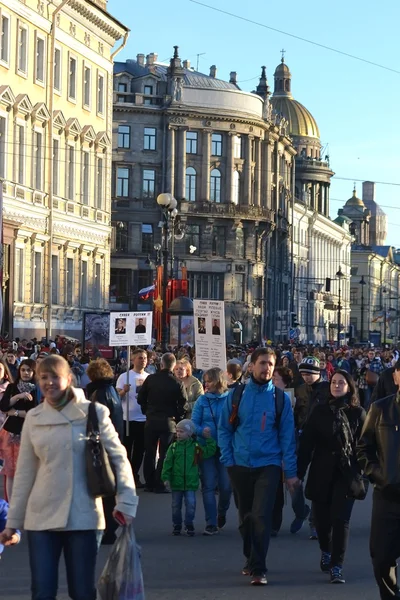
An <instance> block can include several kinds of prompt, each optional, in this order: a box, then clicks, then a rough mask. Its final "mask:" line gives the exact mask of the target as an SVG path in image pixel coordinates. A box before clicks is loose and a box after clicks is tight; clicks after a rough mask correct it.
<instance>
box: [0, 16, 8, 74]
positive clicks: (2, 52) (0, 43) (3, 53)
mask: <svg viewBox="0 0 400 600" xmlns="http://www.w3.org/2000/svg"><path fill="white" fill-rule="evenodd" d="M9 59H10V19H9V17H6V15H1V38H0V60H1V61H2V62H4V63H7V64H8V61H9Z"/></svg>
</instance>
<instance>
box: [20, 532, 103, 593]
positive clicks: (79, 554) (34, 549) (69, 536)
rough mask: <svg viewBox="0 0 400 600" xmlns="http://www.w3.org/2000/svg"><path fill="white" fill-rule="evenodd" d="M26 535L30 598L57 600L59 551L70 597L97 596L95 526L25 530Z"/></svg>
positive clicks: (96, 534)
mask: <svg viewBox="0 0 400 600" xmlns="http://www.w3.org/2000/svg"><path fill="white" fill-rule="evenodd" d="M27 535H28V547H29V562H30V567H31V577H32V586H31V590H32V600H56V598H57V588H58V565H59V562H60V557H61V553H62V552H63V553H64V560H65V567H66V571H67V583H68V594H69V597H70V598H71V599H72V600H95V599H96V582H95V569H96V558H97V547H98V546H97V537H98V533H97V531H96V530H89V531H27Z"/></svg>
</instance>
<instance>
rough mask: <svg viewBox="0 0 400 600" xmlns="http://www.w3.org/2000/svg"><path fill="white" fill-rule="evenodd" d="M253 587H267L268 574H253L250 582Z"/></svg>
mask: <svg viewBox="0 0 400 600" xmlns="http://www.w3.org/2000/svg"><path fill="white" fill-rule="evenodd" d="M250 583H251V585H267V583H268V581H267V574H266V573H258V574H257V575H256V574H253V575H252V576H251V581H250Z"/></svg>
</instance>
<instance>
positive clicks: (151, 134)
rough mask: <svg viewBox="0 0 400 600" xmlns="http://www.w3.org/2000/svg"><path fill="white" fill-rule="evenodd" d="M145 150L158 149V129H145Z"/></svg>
mask: <svg viewBox="0 0 400 600" xmlns="http://www.w3.org/2000/svg"><path fill="white" fill-rule="evenodd" d="M143 148H144V150H155V149H156V129H155V128H154V127H145V128H144V144H143Z"/></svg>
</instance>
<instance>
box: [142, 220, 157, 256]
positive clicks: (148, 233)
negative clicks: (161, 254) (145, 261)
mask: <svg viewBox="0 0 400 600" xmlns="http://www.w3.org/2000/svg"><path fill="white" fill-rule="evenodd" d="M153 246H154V236H153V225H147V224H146V223H143V225H142V252H143V254H151V253H152V252H153V250H154V247H153Z"/></svg>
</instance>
